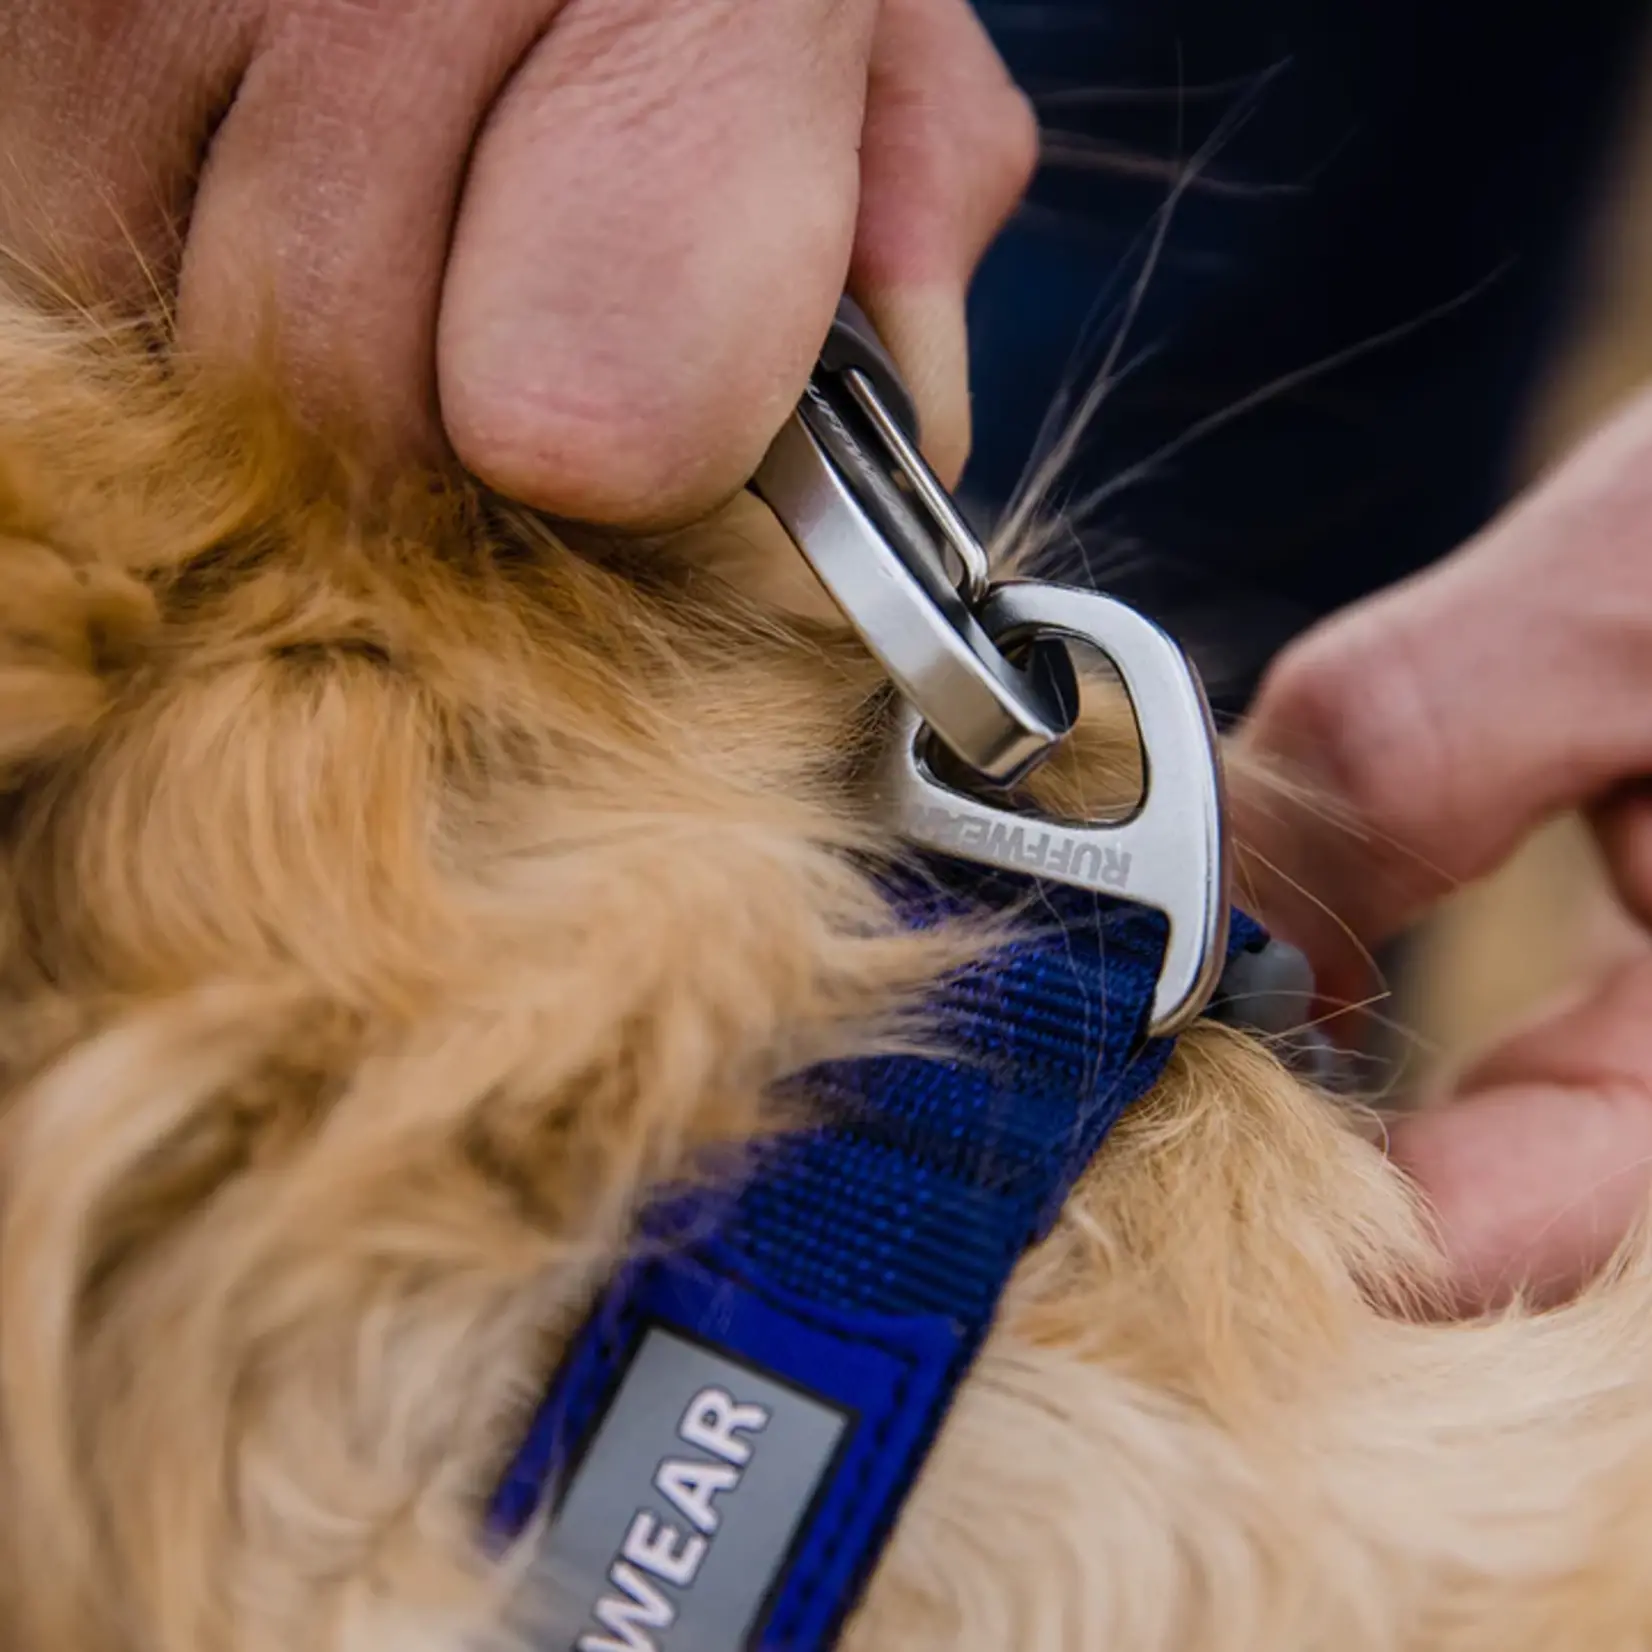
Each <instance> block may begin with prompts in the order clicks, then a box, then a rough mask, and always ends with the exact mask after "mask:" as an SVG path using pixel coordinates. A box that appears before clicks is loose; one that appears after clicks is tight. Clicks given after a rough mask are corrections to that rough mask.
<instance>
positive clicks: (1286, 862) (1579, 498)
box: [1236, 397, 1652, 980]
mask: <svg viewBox="0 0 1652 1652" xmlns="http://www.w3.org/2000/svg"><path fill="white" fill-rule="evenodd" d="M1649 551H1652V397H1647V398H1643V399H1642V400H1640V401H1639V402H1637V403H1635V404H1633V405H1632V406H1631V407H1630V408H1629V409H1628V410H1627V411H1626V412H1625V414H1624V415H1623V416H1622V417H1620V418H1619V419H1618V420H1617V421H1616V422H1615V423H1614V424H1612V425H1610V426H1609V427H1607V428H1606V429H1605V430H1604V431H1602V432H1601V433H1600V434H1599V435H1598V436H1597V437H1595V438H1594V439H1593V440H1592V441H1591V442H1590V443H1588V444H1587V445H1586V446H1585V447H1584V448H1583V449H1582V450H1580V451H1579V452H1578V453H1577V455H1575V456H1574V457H1573V458H1572V459H1571V460H1570V461H1569V462H1568V463H1567V464H1566V465H1565V466H1563V467H1562V468H1561V470H1559V471H1558V472H1557V473H1556V474H1555V475H1554V477H1553V478H1552V479H1551V480H1550V481H1549V482H1547V483H1546V484H1544V485H1543V486H1542V487H1540V488H1539V489H1538V490H1536V491H1535V492H1534V493H1533V494H1531V495H1530V496H1528V498H1527V499H1526V500H1525V501H1523V502H1522V503H1520V504H1519V505H1517V506H1516V507H1515V508H1514V509H1512V510H1511V511H1510V512H1509V513H1508V514H1507V515H1506V516H1504V517H1503V518H1502V519H1501V520H1500V521H1498V522H1497V523H1495V524H1493V526H1492V527H1491V528H1489V529H1488V530H1487V531H1486V532H1485V533H1484V534H1482V535H1481V536H1480V537H1479V538H1478V539H1477V540H1475V541H1472V542H1470V544H1469V545H1467V546H1466V547H1464V548H1463V549H1462V550H1460V551H1459V552H1457V553H1456V554H1455V555H1454V556H1452V557H1451V558H1449V559H1448V560H1447V561H1446V562H1444V563H1442V564H1440V565H1439V566H1437V567H1436V568H1434V569H1432V570H1430V571H1429V572H1427V573H1425V574H1422V575H1420V576H1418V577H1416V578H1414V579H1412V580H1410V581H1408V582H1407V583H1405V584H1403V585H1400V586H1397V587H1395V588H1394V589H1393V590H1391V591H1389V592H1387V593H1385V594H1384V595H1382V596H1380V597H1378V598H1376V599H1374V600H1372V601H1369V602H1366V603H1363V604H1361V605H1359V606H1357V607H1355V608H1352V609H1350V610H1348V611H1347V612H1345V613H1344V614H1341V615H1339V616H1336V617H1334V618H1333V619H1331V620H1330V621H1329V622H1328V623H1326V624H1325V625H1323V626H1322V627H1320V628H1319V629H1318V630H1316V631H1314V632H1311V633H1309V635H1308V636H1307V637H1305V638H1304V639H1302V640H1301V641H1300V642H1298V643H1297V644H1295V645H1294V646H1293V647H1292V648H1290V649H1288V650H1287V651H1286V652H1285V653H1284V654H1283V655H1282V656H1281V657H1280V659H1279V660H1278V661H1277V662H1276V664H1275V666H1274V668H1273V670H1272V671H1271V672H1270V673H1269V675H1268V677H1267V679H1266V681H1265V682H1264V684H1263V686H1262V689H1261V691H1260V693H1259V694H1258V697H1257V702H1256V706H1255V711H1254V714H1253V717H1252V720H1251V723H1250V725H1249V727H1248V728H1247V729H1246V731H1245V732H1244V733H1243V734H1242V736H1241V739H1240V749H1241V752H1242V753H1243V755H1244V756H1245V757H1246V758H1248V759H1250V760H1251V762H1252V764H1253V765H1261V766H1263V767H1266V768H1268V769H1270V770H1273V771H1276V772H1278V771H1283V772H1285V773H1286V774H1288V775H1289V776H1290V777H1291V779H1292V781H1293V784H1294V790H1292V791H1287V792H1286V793H1284V794H1283V795H1275V796H1273V797H1271V798H1268V799H1266V800H1265V801H1263V800H1261V798H1260V794H1257V793H1255V791H1254V788H1253V795H1252V797H1251V798H1250V799H1249V800H1248V803H1247V802H1246V801H1245V800H1241V801H1240V807H1239V809H1238V810H1237V813H1238V819H1237V821H1236V825H1237V828H1238V834H1239V835H1240V836H1241V838H1242V839H1243V840H1244V841H1245V842H1246V843H1247V844H1248V846H1249V849H1250V851H1251V855H1252V857H1253V861H1252V865H1253V867H1254V868H1256V869H1257V870H1256V878H1257V881H1258V883H1259V885H1260V886H1261V889H1260V895H1259V903H1260V905H1261V906H1262V908H1263V910H1264V911H1266V912H1267V913H1268V915H1269V916H1270V918H1272V919H1273V920H1274V921H1275V923H1276V924H1277V926H1278V927H1280V928H1281V930H1282V931H1284V932H1285V933H1287V934H1291V935H1292V938H1293V939H1298V940H1299V943H1300V944H1302V945H1304V946H1305V947H1306V948H1307V950H1309V951H1310V953H1311V954H1313V955H1314V956H1315V958H1316V962H1319V963H1321V965H1322V967H1323V966H1324V963H1325V960H1326V951H1327V933H1328V926H1327V925H1326V923H1325V921H1324V920H1323V919H1320V920H1319V921H1318V922H1317V924H1316V922H1315V921H1314V920H1313V919H1311V918H1310V917H1308V916H1307V914H1308V912H1309V911H1310V908H1311V905H1312V903H1315V902H1317V903H1323V906H1324V907H1325V908H1329V910H1330V911H1331V912H1334V913H1335V914H1337V915H1338V917H1339V918H1340V919H1342V920H1344V921H1346V923H1347V924H1348V925H1349V926H1350V927H1351V929H1352V931H1353V932H1354V934H1355V935H1356V936H1357V937H1358V938H1359V940H1361V941H1362V942H1364V943H1366V944H1372V943H1375V942H1377V941H1380V940H1382V939H1384V938H1385V937H1387V936H1389V935H1391V934H1393V933H1394V932H1395V931H1397V930H1398V929H1400V928H1402V927H1403V926H1404V925H1405V924H1407V923H1408V922H1410V921H1411V920H1412V919H1414V918H1415V917H1417V916H1419V915H1420V914H1421V913H1422V912H1423V910H1424V909H1426V908H1427V907H1428V906H1429V905H1430V904H1432V903H1433V902H1434V901H1435V900H1437V899H1438V898H1439V897H1440V896H1441V895H1442V894H1444V893H1445V892H1446V891H1448V890H1449V889H1451V888H1452V887H1454V886H1455V885H1457V884H1458V883H1460V882H1462V881H1464V880H1467V879H1471V878H1475V877H1478V876H1481V875H1483V874H1484V873H1486V872H1488V871H1490V870H1492V869H1493V868H1495V867H1496V866H1497V865H1498V863H1499V862H1500V861H1501V860H1502V859H1503V858H1504V857H1505V856H1506V855H1507V854H1508V853H1509V851H1510V850H1511V849H1513V848H1514V847H1515V845H1516V844H1517V843H1519V841H1520V840H1521V839H1522V838H1523V837H1524V836H1525V835H1526V834H1527V833H1528V832H1529V831H1530V830H1531V828H1532V827H1533V826H1535V825H1536V824H1537V823H1538V822H1539V821H1541V820H1542V819H1544V818H1545V817H1547V816H1549V815H1551V814H1554V813H1556V812H1558V811H1560V810H1562V809H1565V808H1569V807H1573V806H1577V805H1583V804H1588V803H1591V802H1593V801H1594V800H1596V799H1598V798H1601V797H1603V796H1605V795H1607V794H1608V793H1610V792H1612V791H1614V789H1615V788H1617V787H1618V786H1619V785H1620V784H1621V783H1622V782H1624V781H1626V780H1629V779H1632V778H1634V777H1637V776H1640V775H1644V774H1647V773H1652V718H1648V717H1647V715H1646V705H1647V703H1648V698H1649V691H1652V646H1648V645H1649V642H1652V554H1648V553H1649ZM1264 866H1265V869H1264ZM1292 883H1294V884H1296V885H1299V886H1301V888H1302V889H1304V890H1305V891H1306V892H1307V893H1306V897H1305V898H1304V897H1302V896H1295V897H1293V896H1291V895H1289V894H1288V893H1287V890H1288V887H1289V886H1290V884H1292ZM1276 907H1277V908H1279V910H1278V911H1277V912H1276V911H1275V910H1274V909H1275V908H1276ZM1331 967H1332V970H1333V973H1334V974H1335V975H1337V976H1338V978H1340V979H1343V980H1345V979H1346V976H1345V974H1343V973H1342V972H1341V970H1340V966H1339V965H1337V964H1336V963H1335V962H1334V961H1333V963H1332V966H1331Z"/></svg>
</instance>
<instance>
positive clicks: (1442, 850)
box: [1259, 616, 1460, 898]
mask: <svg viewBox="0 0 1652 1652" xmlns="http://www.w3.org/2000/svg"><path fill="white" fill-rule="evenodd" d="M1259 705H1261V706H1265V708H1266V715H1267V717H1268V719H1269V722H1270V725H1271V726H1272V728H1273V729H1274V730H1275V731H1276V739H1277V741H1278V746H1279V750H1280V752H1281V754H1282V755H1284V756H1285V757H1286V758H1287V760H1289V759H1291V758H1296V759H1298V760H1299V762H1300V766H1301V771H1302V775H1303V778H1304V779H1305V780H1306V782H1307V784H1309V785H1310V787H1313V788H1315V789H1319V788H1323V790H1324V793H1325V794H1326V795H1325V797H1324V801H1325V802H1326V803H1327V804H1328V805H1329V806H1330V807H1331V808H1332V809H1333V811H1335V812H1336V813H1337V814H1338V815H1342V816H1345V820H1344V824H1346V825H1347V826H1349V827H1351V828H1352V829H1353V830H1355V831H1357V832H1358V833H1359V834H1360V835H1361V836H1362V837H1364V838H1365V839H1366V840H1367V845H1368V848H1369V849H1370V851H1371V852H1372V854H1373V855H1375V856H1376V857H1377V858H1378V860H1379V861H1381V862H1382V863H1384V870H1385V872H1386V873H1387V874H1388V875H1389V876H1390V877H1392V878H1393V879H1395V880H1396V881H1397V882H1399V883H1401V884H1402V885H1404V886H1405V888H1406V889H1407V890H1408V891H1409V892H1410V893H1411V894H1412V895H1414V896H1415V897H1418V898H1421V897H1424V896H1429V895H1433V894H1435V893H1437V892H1438V887H1439V885H1440V883H1441V881H1442V879H1447V880H1449V879H1450V878H1452V877H1454V876H1456V875H1458V873H1459V869H1458V868H1457V867H1456V866H1454V865H1453V864H1452V861H1453V855H1454V852H1455V850H1456V848H1457V846H1458V843H1459V841H1460V839H1459V837H1458V834H1457V833H1455V832H1454V831H1453V829H1452V825H1451V820H1452V811H1453V802H1452V798H1453V785H1452V764H1451V761H1450V753H1449V749H1448V746H1447V743H1446V738H1445V734H1444V732H1443V727H1442V724H1441V721H1440V719H1439V718H1437V717H1436V716H1434V715H1433V714H1432V713H1431V711H1430V708H1429V704H1428V695H1427V685H1426V680H1425V678H1424V677H1423V675H1422V673H1421V672H1420V671H1419V670H1418V669H1417V665H1416V663H1415V660H1414V657H1413V654H1412V652H1411V650H1410V649H1409V648H1408V647H1407V646H1406V645H1405V642H1404V639H1403V638H1401V637H1399V636H1397V635H1395V634H1393V633H1392V631H1391V630H1389V629H1388V628H1386V627H1382V626H1380V625H1377V624H1372V623H1368V622H1367V620H1366V618H1365V617H1364V616H1361V617H1360V618H1357V619H1348V620H1344V621H1341V622H1338V623H1335V624H1333V625H1332V626H1331V627H1329V628H1327V629H1326V630H1324V631H1321V632H1319V633H1316V634H1314V635H1311V636H1310V637H1309V638H1307V639H1306V640H1305V641H1304V642H1302V643H1300V644H1298V645H1297V646H1296V647H1295V648H1293V649H1291V650H1289V651H1288V652H1287V653H1286V654H1285V655H1284V656H1282V657H1281V659H1280V661H1279V663H1278V665H1277V666H1276V668H1275V670H1274V671H1273V672H1272V673H1271V674H1270V677H1269V680H1268V683H1267V685H1266V686H1265V688H1264V690H1263V696H1262V698H1261V700H1260V701H1259Z"/></svg>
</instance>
